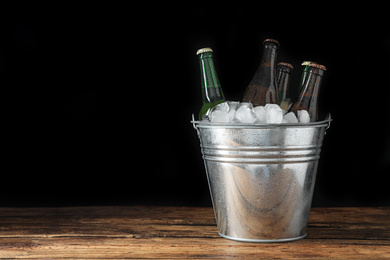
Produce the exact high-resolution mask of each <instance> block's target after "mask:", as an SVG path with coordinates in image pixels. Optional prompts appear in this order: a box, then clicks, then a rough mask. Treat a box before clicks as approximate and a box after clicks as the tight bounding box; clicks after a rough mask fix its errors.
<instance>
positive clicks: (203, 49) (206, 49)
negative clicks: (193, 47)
mask: <svg viewBox="0 0 390 260" xmlns="http://www.w3.org/2000/svg"><path fill="white" fill-rule="evenodd" d="M205 52H213V50H212V49H211V48H202V49H199V50H197V51H196V55H199V54H201V53H205Z"/></svg>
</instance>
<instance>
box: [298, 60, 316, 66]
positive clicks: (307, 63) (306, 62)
mask: <svg viewBox="0 0 390 260" xmlns="http://www.w3.org/2000/svg"><path fill="white" fill-rule="evenodd" d="M310 63H316V62H315V61H304V62H302V64H301V66H307V65H309V64H310Z"/></svg>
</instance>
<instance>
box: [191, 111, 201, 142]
mask: <svg viewBox="0 0 390 260" xmlns="http://www.w3.org/2000/svg"><path fill="white" fill-rule="evenodd" d="M192 127H193V128H194V129H195V130H196V133H197V134H198V137H199V139H200V133H199V129H198V128H197V127H196V125H195V116H194V114H192Z"/></svg>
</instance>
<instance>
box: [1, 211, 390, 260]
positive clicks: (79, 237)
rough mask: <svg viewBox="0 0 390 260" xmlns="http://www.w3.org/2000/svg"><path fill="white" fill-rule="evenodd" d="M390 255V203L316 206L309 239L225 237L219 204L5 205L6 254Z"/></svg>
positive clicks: (3, 236) (92, 256) (73, 256)
mask: <svg viewBox="0 0 390 260" xmlns="http://www.w3.org/2000/svg"><path fill="white" fill-rule="evenodd" d="M304 257H308V258H322V257H323V258H328V259H346V258H358V259H367V258H372V259H386V258H387V259H390V208H388V207H387V208H312V210H311V213H310V220H309V224H308V235H307V237H306V238H305V239H302V240H298V241H294V242H288V243H245V242H237V241H232V240H228V239H224V238H221V237H220V236H219V235H218V233H217V227H216V222H215V219H214V213H213V209H212V208H196V207H149V206H148V207H146V206H135V207H123V206H115V207H111V206H110V207H59V208H0V259H3V258H13V259H15V258H16V259H17V258H29V259H34V258H35V259H45V258H50V259H63V258H68V259H97V258H103V259H153V258H154V259H156V258H157V259H205V258H211V259H229V258H233V259H260V258H266V259H267V258H268V259H269V258H280V259H290V258H304Z"/></svg>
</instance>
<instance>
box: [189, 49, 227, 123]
mask: <svg viewBox="0 0 390 260" xmlns="http://www.w3.org/2000/svg"><path fill="white" fill-rule="evenodd" d="M196 55H198V57H199V63H200V75H201V86H202V102H203V105H202V107H201V109H200V112H199V120H201V119H202V116H203V115H205V114H206V113H207V111H208V110H209V109H211V108H213V107H214V106H216V105H218V104H219V103H222V102H225V97H224V95H223V92H222V88H221V85H220V84H219V80H218V76H217V73H216V71H215V68H214V62H213V50H212V49H211V48H203V49H199V50H198V51H197V52H196Z"/></svg>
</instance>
